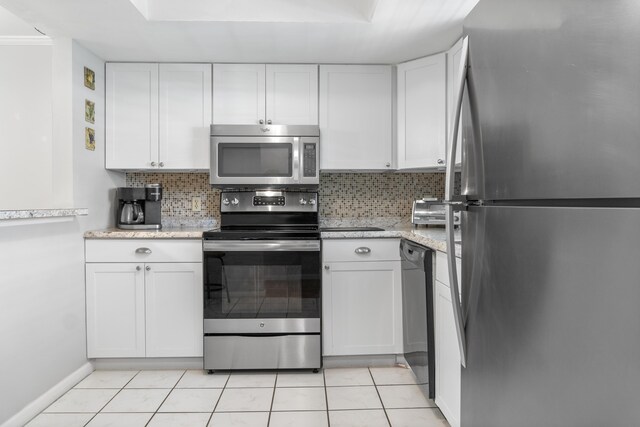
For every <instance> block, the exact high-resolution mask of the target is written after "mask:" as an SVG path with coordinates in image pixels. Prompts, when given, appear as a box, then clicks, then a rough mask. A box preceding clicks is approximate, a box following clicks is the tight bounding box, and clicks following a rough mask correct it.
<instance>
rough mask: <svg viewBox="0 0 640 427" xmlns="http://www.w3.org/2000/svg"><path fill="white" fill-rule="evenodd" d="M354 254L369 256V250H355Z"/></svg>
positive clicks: (362, 248)
mask: <svg viewBox="0 0 640 427" xmlns="http://www.w3.org/2000/svg"><path fill="white" fill-rule="evenodd" d="M355 253H357V254H358V255H363V254H369V253H371V249H369V248H366V247H364V246H363V247H361V248H357V249H356V250H355Z"/></svg>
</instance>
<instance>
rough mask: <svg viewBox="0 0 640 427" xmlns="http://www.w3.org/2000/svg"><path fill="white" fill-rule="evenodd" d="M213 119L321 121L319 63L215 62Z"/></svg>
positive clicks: (226, 121)
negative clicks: (319, 112) (319, 111)
mask: <svg viewBox="0 0 640 427" xmlns="http://www.w3.org/2000/svg"><path fill="white" fill-rule="evenodd" d="M213 123H214V124H220V125H242V124H262V123H266V124H274V125H275V124H278V125H317V124H318V66H317V65H287V64H274V65H264V64H214V66H213Z"/></svg>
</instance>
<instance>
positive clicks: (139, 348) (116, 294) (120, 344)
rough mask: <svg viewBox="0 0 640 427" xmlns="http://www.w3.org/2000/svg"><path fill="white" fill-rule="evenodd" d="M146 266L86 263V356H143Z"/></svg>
mask: <svg viewBox="0 0 640 427" xmlns="http://www.w3.org/2000/svg"><path fill="white" fill-rule="evenodd" d="M142 267H143V264H136V263H121V264H120V263H113V264H112V263H110V264H101V263H90V264H86V298H87V357H89V358H95V357H144V355H145V339H144V335H145V330H144V271H143V269H142Z"/></svg>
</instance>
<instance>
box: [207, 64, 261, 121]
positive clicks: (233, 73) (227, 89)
mask: <svg viewBox="0 0 640 427" xmlns="http://www.w3.org/2000/svg"><path fill="white" fill-rule="evenodd" d="M260 120H265V66H264V64H214V65H213V123H214V124H220V125H247V124H248V125H254V124H258V123H259V122H260Z"/></svg>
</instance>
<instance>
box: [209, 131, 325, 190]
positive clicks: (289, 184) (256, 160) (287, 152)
mask: <svg viewBox="0 0 640 427" xmlns="http://www.w3.org/2000/svg"><path fill="white" fill-rule="evenodd" d="M319 144H320V128H319V127H318V126H283V125H212V126H211V172H210V177H209V181H210V183H211V184H212V185H213V186H215V187H220V188H238V187H247V188H256V187H264V188H266V187H269V188H305V187H310V188H313V187H317V186H318V184H319V183H320V146H319Z"/></svg>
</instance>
